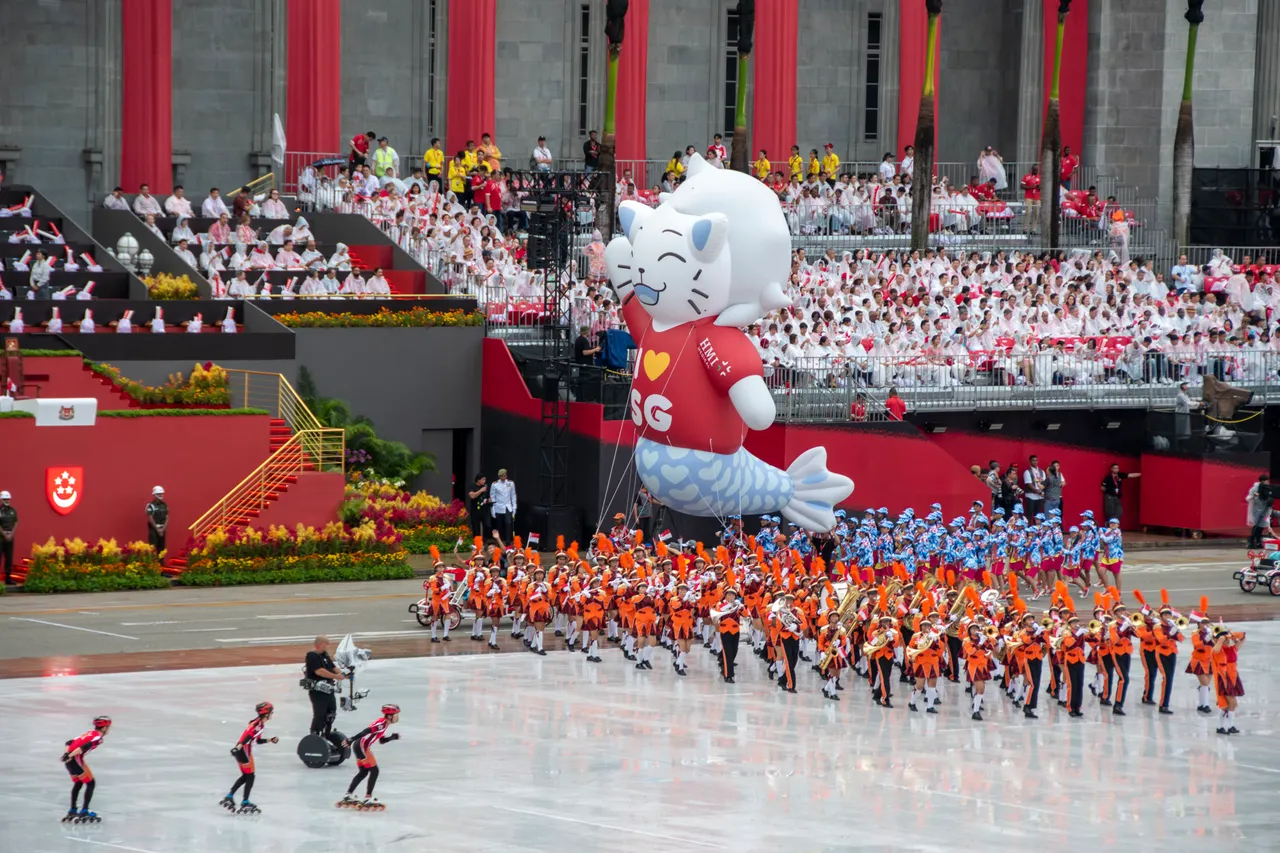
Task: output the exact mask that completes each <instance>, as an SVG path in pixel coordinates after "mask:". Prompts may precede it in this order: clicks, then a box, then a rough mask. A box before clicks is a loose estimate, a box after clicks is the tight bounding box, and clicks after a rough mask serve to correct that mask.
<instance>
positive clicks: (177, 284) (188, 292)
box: [142, 273, 200, 299]
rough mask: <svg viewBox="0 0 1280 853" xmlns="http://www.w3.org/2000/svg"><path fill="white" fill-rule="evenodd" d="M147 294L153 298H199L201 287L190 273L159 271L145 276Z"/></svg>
mask: <svg viewBox="0 0 1280 853" xmlns="http://www.w3.org/2000/svg"><path fill="white" fill-rule="evenodd" d="M142 281H143V283H145V284H146V285H147V296H148V297H149V298H151V299H199V298H200V288H198V287H197V286H196V283H195V282H194V281H192V280H191V276H189V275H169V274H168V273H159V274H157V275H149V276H147V277H146V278H144V279H143V280H142Z"/></svg>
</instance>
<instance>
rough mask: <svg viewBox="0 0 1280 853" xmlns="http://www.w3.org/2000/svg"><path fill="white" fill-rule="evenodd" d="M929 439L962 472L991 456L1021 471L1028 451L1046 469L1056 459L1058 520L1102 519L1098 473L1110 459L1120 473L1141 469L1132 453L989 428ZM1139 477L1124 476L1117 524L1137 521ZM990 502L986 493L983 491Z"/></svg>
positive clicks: (1127, 525) (1129, 524)
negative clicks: (1088, 513)
mask: <svg viewBox="0 0 1280 853" xmlns="http://www.w3.org/2000/svg"><path fill="white" fill-rule="evenodd" d="M929 439H930V440H931V441H932V442H933V443H935V444H937V445H938V446H939V447H941V448H942V449H943V450H945V451H946V452H947V453H948V454H950V455H951V456H952V457H953V458H954V459H955V460H956V462H958V463H959V464H960V465H961V466H962V467H963V468H964V470H965V472H966V474H967V473H968V468H969V466H971V465H981V466H982V467H983V468H986V466H987V462H989V461H990V460H992V459H995V460H996V461H997V462H999V463H1000V470H1002V471H1003V470H1005V469H1006V468H1007V467H1008V466H1009V463H1011V462H1016V463H1017V465H1018V470H1019V475H1018V476H1019V477H1021V476H1022V474H1021V472H1023V471H1026V470H1027V462H1028V460H1029V459H1030V458H1031V454H1033V453H1034V454H1036V455H1037V456H1039V457H1040V467H1041V468H1045V469H1047V468H1048V467H1049V463H1050V462H1052V461H1053V460H1055V459H1057V460H1058V462H1059V463H1060V464H1061V466H1062V473H1063V476H1064V477H1066V480H1067V483H1066V486H1065V487H1064V488H1063V490H1062V520H1063V521H1064V522H1065V523H1066V524H1067V525H1072V524H1075V523H1077V522H1078V521H1079V520H1080V513H1082V512H1084V511H1085V510H1086V509H1091V510H1093V514H1094V518H1095V519H1098V520H1100V519H1101V518H1102V478H1103V477H1105V476H1106V475H1107V472H1108V471H1110V470H1111V463H1113V462H1116V463H1119V465H1120V470H1121V471H1124V472H1126V473H1132V472H1138V471H1140V470H1141V466H1140V464H1139V460H1138V458H1137V457H1136V456H1125V455H1122V454H1116V453H1110V452H1108V451H1104V450H1093V449H1090V448H1087V447H1078V446H1075V445H1068V444H1054V443H1053V442H1051V441H1047V440H1040V439H1030V438H1004V437H1001V436H999V435H993V434H992V433H964V432H946V433H938V434H933V435H930V436H929ZM1141 485H1142V481H1141V480H1130V481H1129V482H1127V483H1125V484H1124V486H1123V487H1122V492H1123V494H1124V518H1123V519H1122V524H1121V527H1123V528H1124V529H1126V530H1132V529H1134V528H1137V527H1138V526H1139V524H1138V519H1139V517H1140V510H1139V508H1140V503H1139V492H1140V491H1141V490H1142V489H1141ZM987 499H988V500H987V502H988V503H990V492H988V494H987Z"/></svg>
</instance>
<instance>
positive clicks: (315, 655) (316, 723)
mask: <svg viewBox="0 0 1280 853" xmlns="http://www.w3.org/2000/svg"><path fill="white" fill-rule="evenodd" d="M305 666H306V673H307V679H308V680H309V681H311V682H313V686H311V687H310V688H309V689H308V690H307V695H308V696H310V697H311V733H312V734H313V735H320V736H322V737H325V736H328V734H329V732H330V730H331V729H332V728H333V721H334V720H335V719H336V718H337V716H338V699H337V696H336V695H335V693H336V690H335V687H336V685H335V684H334V682H335V681H343V680H344V679H346V676H345V675H343V674H342V671H341V670H340V669H338V667H337V666H335V665H334V663H333V658H331V657H329V638H328V637H325V636H319V637H316V643H315V647H314V648H313V649H312V650H311V651H309V652H307V662H306V664H305Z"/></svg>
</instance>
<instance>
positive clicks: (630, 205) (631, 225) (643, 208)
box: [618, 201, 653, 243]
mask: <svg viewBox="0 0 1280 853" xmlns="http://www.w3.org/2000/svg"><path fill="white" fill-rule="evenodd" d="M652 215H653V208H651V207H649V206H648V205H644V204H640V203H639V202H635V201H624V202H623V203H622V204H621V205H620V206H619V207H618V221H619V222H621V223H622V233H624V234H626V235H627V239H628V240H630V241H631V242H632V243H634V242H635V241H636V230H637V229H638V228H639V227H640V226H641V225H643V224H644V223H645V220H647V219H648V218H649V217H650V216H652Z"/></svg>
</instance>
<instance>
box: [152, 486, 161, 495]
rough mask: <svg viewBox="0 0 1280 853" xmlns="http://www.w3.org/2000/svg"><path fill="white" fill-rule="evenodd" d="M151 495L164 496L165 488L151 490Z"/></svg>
mask: <svg viewBox="0 0 1280 853" xmlns="http://www.w3.org/2000/svg"><path fill="white" fill-rule="evenodd" d="M151 494H153V495H163V494H164V486H156V487H155V488H154V489H152V490H151Z"/></svg>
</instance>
